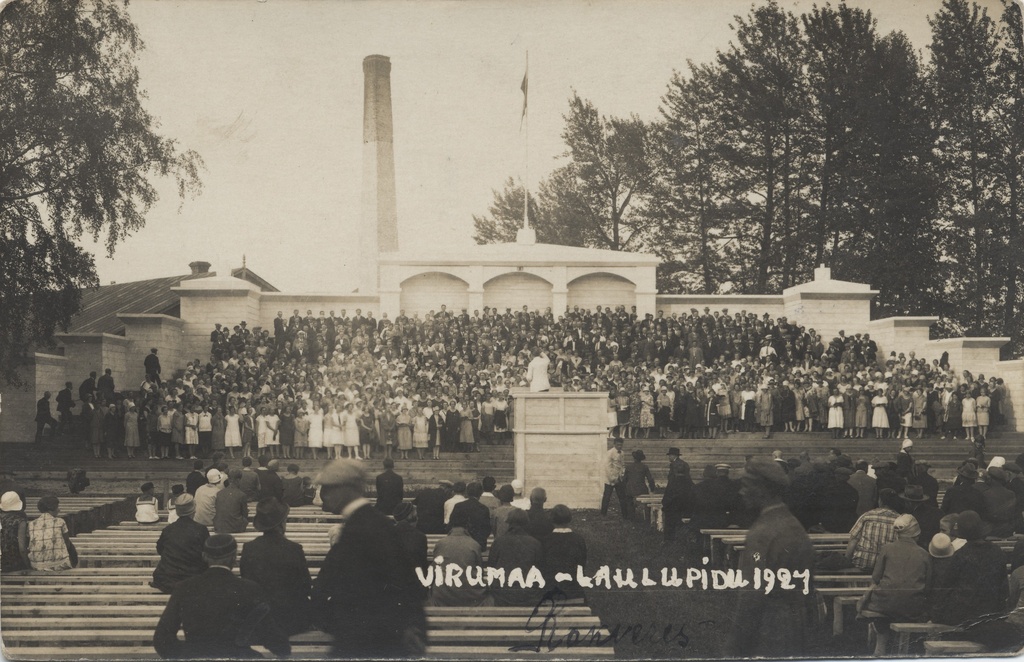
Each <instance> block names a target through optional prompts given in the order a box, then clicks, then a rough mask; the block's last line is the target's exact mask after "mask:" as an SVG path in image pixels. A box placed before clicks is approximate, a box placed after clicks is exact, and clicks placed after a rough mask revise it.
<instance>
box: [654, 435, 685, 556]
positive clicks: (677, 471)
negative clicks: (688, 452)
mask: <svg viewBox="0 0 1024 662" xmlns="http://www.w3.org/2000/svg"><path fill="white" fill-rule="evenodd" d="M666 455H668V457H669V465H668V482H667V484H666V485H665V496H663V497H662V499H661V505H662V514H663V515H664V517H665V542H671V541H673V540H675V539H676V529H677V528H678V527H679V525H680V524H682V520H683V515H685V514H686V511H687V509H688V508H689V507H690V499H691V498H692V495H693V479H692V478H690V465H689V464H687V463H686V461H685V460H683V459H682V458H680V457H679V449H678V448H676V447H675V446H673V447H672V448H669V449H668V453H666Z"/></svg>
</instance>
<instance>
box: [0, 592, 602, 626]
mask: <svg viewBox="0 0 1024 662" xmlns="http://www.w3.org/2000/svg"><path fill="white" fill-rule="evenodd" d="M158 597H163V600H162V602H161V604H152V605H139V606H136V607H132V610H131V614H132V616H154V615H155V616H160V614H161V613H163V610H164V604H166V602H167V599H168V596H166V595H163V594H158ZM424 611H425V612H426V614H427V617H428V618H434V617H439V618H462V617H470V618H488V619H489V618H509V617H512V618H519V619H521V620H522V621H523V622H524V623H525V622H526V619H528V618H529V617H530V615H531V614H532V613H533V607H433V606H427V607H424ZM0 612H2V613H3V615H4V619H5V621H4V622H5V623H6V622H7V621H6V618H7V617H12V618H14V617H19V616H38V615H42V616H57V617H61V620H60V621H59V622H56V621H54V622H50V623H49V624H44V625H45V627H60V626H61V625H62V624H63V623H64V620H63V617H65V616H67V617H75V616H86V615H89V616H97V617H102V616H124V614H125V611H124V609H122V608H121V607H119V606H118V605H116V604H113V605H83V606H81V607H68V606H63V605H8V604H3V605H0ZM591 615H592V614H591V611H590V607H587V606H585V605H582V604H568V605H565V606H560V607H559V608H558V618H559V620H561V618H562V617H563V616H564V617H566V618H575V617H589V616H591Z"/></svg>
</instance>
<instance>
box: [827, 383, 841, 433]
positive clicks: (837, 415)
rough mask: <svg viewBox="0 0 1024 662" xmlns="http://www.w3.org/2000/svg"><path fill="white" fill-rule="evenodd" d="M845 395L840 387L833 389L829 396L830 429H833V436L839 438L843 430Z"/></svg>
mask: <svg viewBox="0 0 1024 662" xmlns="http://www.w3.org/2000/svg"><path fill="white" fill-rule="evenodd" d="M843 424H844V421H843V396H842V395H840V394H839V389H838V388H834V389H832V395H830V396H828V429H829V430H831V431H832V438H833V439H838V438H839V435H840V434H842V432H843Z"/></svg>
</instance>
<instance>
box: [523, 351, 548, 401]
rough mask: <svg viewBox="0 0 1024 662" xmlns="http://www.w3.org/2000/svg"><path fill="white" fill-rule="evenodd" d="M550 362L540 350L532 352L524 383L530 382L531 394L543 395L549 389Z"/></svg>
mask: <svg viewBox="0 0 1024 662" xmlns="http://www.w3.org/2000/svg"><path fill="white" fill-rule="evenodd" d="M550 365H551V361H549V360H548V357H547V355H546V354H544V352H542V351H541V350H540V348H539V347H538V348H536V349H534V350H533V360H531V361H530V365H529V366H528V367H527V368H526V381H528V382H530V392H531V393H544V392H546V391H548V390H550V389H551V382H549V381H548V367H549V366H550Z"/></svg>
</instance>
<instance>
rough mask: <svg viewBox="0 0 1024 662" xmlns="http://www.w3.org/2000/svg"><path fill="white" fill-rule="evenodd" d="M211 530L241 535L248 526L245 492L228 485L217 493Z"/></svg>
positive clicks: (247, 507) (247, 505)
mask: <svg viewBox="0 0 1024 662" xmlns="http://www.w3.org/2000/svg"><path fill="white" fill-rule="evenodd" d="M216 509H217V510H216V512H215V513H214V515H213V530H214V531H216V532H217V533H242V532H243V531H245V529H246V527H247V526H249V503H248V499H246V497H245V492H243V491H242V490H240V489H238V487H236V486H235V485H228V486H227V487H225V488H224V489H222V490H221V491H220V492H217V500H216Z"/></svg>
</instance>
